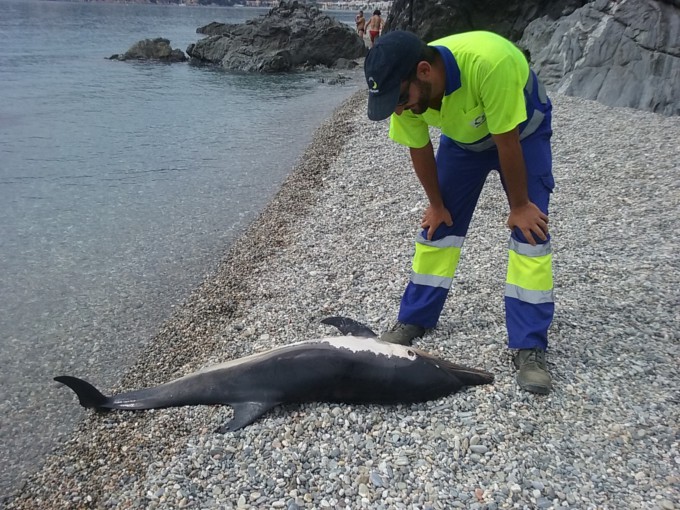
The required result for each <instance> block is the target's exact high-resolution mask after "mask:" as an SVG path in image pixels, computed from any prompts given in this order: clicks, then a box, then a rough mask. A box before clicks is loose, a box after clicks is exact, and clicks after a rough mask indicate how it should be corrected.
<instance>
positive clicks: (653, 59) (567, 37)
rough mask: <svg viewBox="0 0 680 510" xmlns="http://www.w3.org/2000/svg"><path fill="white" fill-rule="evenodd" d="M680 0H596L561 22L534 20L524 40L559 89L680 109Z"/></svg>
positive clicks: (665, 110) (613, 102)
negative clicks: (679, 4) (678, 2)
mask: <svg viewBox="0 0 680 510" xmlns="http://www.w3.org/2000/svg"><path fill="white" fill-rule="evenodd" d="M674 4H677V1H675V0H674V1H668V2H660V1H657V0H619V1H607V0H596V1H594V2H592V3H589V4H587V5H586V6H584V7H582V8H580V9H578V10H576V11H575V12H573V13H571V14H570V15H568V16H565V17H563V18H561V19H559V20H557V21H553V20H550V19H549V18H547V17H543V18H541V19H538V20H535V21H533V22H532V23H531V24H529V26H528V27H527V29H526V30H525V32H524V36H523V37H522V39H521V41H520V42H519V44H520V46H522V47H524V48H526V49H527V50H528V51H529V52H530V54H531V60H532V66H533V67H534V69H535V70H536V71H537V73H538V75H539V77H540V78H541V80H542V81H543V82H544V83H545V84H546V85H548V86H549V87H551V88H553V89H556V90H557V91H558V92H560V93H563V94H568V95H573V96H579V97H585V98H589V99H596V100H598V101H600V102H602V103H604V104H607V105H610V106H629V107H633V108H640V109H644V110H650V111H653V112H657V113H661V114H664V115H679V114H680V9H678V7H677V6H676V5H674Z"/></svg>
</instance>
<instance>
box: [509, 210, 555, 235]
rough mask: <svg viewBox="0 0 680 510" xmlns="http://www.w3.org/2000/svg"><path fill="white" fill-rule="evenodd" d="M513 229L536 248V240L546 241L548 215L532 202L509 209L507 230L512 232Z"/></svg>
mask: <svg viewBox="0 0 680 510" xmlns="http://www.w3.org/2000/svg"><path fill="white" fill-rule="evenodd" d="M515 227H517V228H518V229H519V230H520V231H521V232H522V234H524V238H525V239H526V240H527V242H528V243H529V244H530V245H532V246H536V242H537V241H536V239H540V240H541V241H546V240H547V239H548V237H547V235H548V215H547V214H544V213H543V211H541V210H540V209H539V208H538V207H536V204H534V203H532V202H529V203H527V204H526V205H522V206H518V207H514V208H512V209H510V215H509V216H508V228H509V229H510V230H512V229H513V228H515ZM534 236H536V237H534Z"/></svg>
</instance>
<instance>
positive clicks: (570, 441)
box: [0, 91, 680, 510]
mask: <svg viewBox="0 0 680 510" xmlns="http://www.w3.org/2000/svg"><path fill="white" fill-rule="evenodd" d="M551 97H552V100H553V105H554V111H553V129H554V135H553V153H554V168H553V173H554V175H555V180H556V188H555V193H554V195H553V200H552V202H551V211H550V229H551V235H552V236H553V251H554V273H555V294H556V315H555V320H554V323H553V326H552V328H551V331H550V349H549V353H548V362H549V369H550V371H551V373H552V376H553V385H554V391H553V392H552V393H551V394H550V395H548V396H539V395H533V394H529V393H525V392H522V391H521V390H519V388H518V387H517V385H516V383H515V373H514V369H513V367H512V363H511V354H512V353H511V352H510V351H509V350H508V349H507V348H506V346H505V342H506V333H505V324H504V309H503V289H504V283H505V267H506V257H507V248H506V247H507V239H508V234H509V232H508V231H507V229H506V227H505V220H506V215H507V203H506V200H505V197H504V195H503V192H502V188H501V186H500V181H499V179H498V176H497V175H495V174H492V175H491V176H490V178H489V180H488V181H487V184H486V186H485V189H484V192H483V194H482V197H481V199H480V202H479V205H478V208H477V210H476V212H475V216H474V218H473V221H472V225H471V228H470V231H469V233H468V236H467V239H466V243H465V246H464V248H463V254H462V258H461V263H460V265H459V268H458V272H457V274H456V279H455V282H454V286H453V288H452V289H451V293H450V295H449V299H448V300H447V304H446V306H445V309H444V312H443V314H442V317H441V320H440V323H439V325H438V327H437V328H436V329H434V330H432V331H430V332H428V333H427V335H426V336H425V337H423V338H422V339H420V340H418V341H417V344H416V345H417V346H418V347H419V348H421V349H423V350H425V351H428V352H431V353H433V354H435V355H436V356H438V357H441V358H445V359H449V360H452V361H455V362H457V363H460V364H464V365H469V366H473V367H476V368H481V369H485V370H488V371H490V372H493V373H494V374H495V378H496V379H495V382H494V384H492V385H486V386H477V387H474V388H468V389H465V390H463V391H461V392H459V393H456V394H454V395H451V396H448V397H446V398H442V399H439V400H435V401H432V402H427V403H423V404H417V405H402V406H350V405H335V404H327V403H314V404H304V405H287V406H283V407H279V408H276V409H274V410H273V411H271V412H269V413H268V414H267V415H265V416H264V417H263V418H261V419H260V420H258V421H256V422H255V423H254V424H252V425H250V426H248V427H246V428H244V429H242V430H239V431H237V432H234V433H227V434H217V433H215V429H217V428H218V427H220V426H222V425H224V424H225V423H226V422H227V421H228V420H229V419H230V417H231V414H232V411H231V408H230V407H228V406H196V407H185V408H177V409H164V410H153V411H144V412H111V413H105V414H98V413H89V412H88V414H87V416H86V418H85V419H83V420H82V421H81V422H79V423H78V424H76V425H75V427H74V431H73V433H72V435H71V437H70V438H69V439H68V440H67V441H65V442H64V443H63V444H61V445H60V446H58V447H57V449H56V450H55V451H54V452H53V453H52V454H51V455H50V456H49V457H48V458H47V459H46V461H45V463H44V465H43V466H42V468H41V469H40V470H38V471H37V472H35V473H27V474H26V476H25V482H24V483H23V485H22V486H21V488H20V489H19V492H18V493H17V494H15V495H14V497H13V498H11V499H8V500H7V501H5V502H3V504H2V505H0V506H4V507H6V508H8V509H10V508H11V509H43V508H44V509H80V508H83V509H88V508H98V509H100V508H101V509H114V508H115V509H117V508H121V509H122V508H135V509H136V508H151V509H175V508H191V509H232V508H233V509H255V508H267V509H269V508H282V509H288V510H295V509H303V508H304V509H307V508H308V509H325V508H348V509H376V510H377V509H413V510H415V509H423V510H425V509H450V508H465V509H477V510H482V509H488V510H493V509H505V508H529V509H535V508H540V509H567V508H579V509H663V510H673V509H680V446H679V445H680V427H679V426H678V424H679V423H680V405H679V404H680V366H679V362H678V360H680V342H679V339H680V338H679V337H680V262H679V259H678V256H677V250H678V248H679V247H680V241H679V240H678V235H677V231H678V230H677V225H678V224H679V223H680V144H679V143H678V141H679V140H680V118H678V117H670V118H669V117H663V116H660V115H655V114H652V113H648V112H642V111H637V110H632V109H625V108H610V107H607V106H603V105H601V104H599V103H596V102H593V101H588V100H584V99H579V98H573V97H567V96H561V95H555V94H552V96H551ZM387 131H388V123H387V122H379V123H374V122H370V121H369V120H368V119H367V118H366V98H365V92H364V91H359V92H357V93H356V94H355V95H354V96H352V97H351V98H350V99H349V100H347V101H346V102H345V103H344V104H343V105H342V106H341V107H340V108H339V109H338V110H336V112H335V113H334V115H333V116H332V118H330V119H329V120H328V121H327V122H326V123H324V125H323V126H321V127H320V128H319V129H318V131H317V132H316V134H315V138H314V141H313V142H312V144H311V145H310V146H309V147H308V148H307V150H306V152H305V153H304V155H303V156H302V158H301V159H300V161H299V163H298V165H297V166H296V168H295V169H293V171H292V173H291V174H290V176H289V177H288V179H287V180H286V182H285V183H284V184H283V186H282V188H281V190H280V191H279V193H278V194H277V195H276V196H275V198H274V199H273V201H272V202H271V203H270V204H269V205H268V207H267V208H266V209H265V210H264V211H263V213H262V214H261V215H260V216H259V217H258V218H257V219H256V220H255V221H254V222H253V223H252V224H251V225H250V226H249V227H248V228H247V229H246V230H245V231H244V232H243V235H242V236H241V237H240V239H239V240H238V241H237V242H236V243H235V244H234V245H233V246H231V247H230V248H229V250H228V251H227V252H226V253H225V256H224V259H223V261H222V262H221V264H220V266H219V268H218V269H217V270H216V271H215V272H214V273H212V274H209V275H206V277H205V279H204V281H203V283H202V285H200V286H199V287H198V288H197V289H196V290H195V291H194V292H193V293H192V295H191V296H190V298H189V299H187V301H186V302H185V303H184V304H183V305H182V306H181V307H179V308H178V310H177V311H176V312H175V314H174V315H173V316H172V318H171V319H170V320H168V321H167V322H166V323H165V324H164V325H163V327H162V328H161V329H160V330H159V331H158V332H157V334H156V335H155V336H154V337H153V338H152V339H150V340H149V343H148V346H147V347H146V348H145V350H144V352H143V355H142V356H141V357H140V358H139V360H138V361H137V362H136V363H135V364H134V365H133V366H132V367H131V368H130V369H129V371H128V372H127V373H126V375H125V377H124V378H123V379H122V380H121V381H120V384H119V385H118V386H117V387H114V388H101V389H102V390H103V391H104V392H105V393H107V394H110V393H115V392H119V391H122V390H129V389H136V388H140V387H144V386H151V385H158V384H161V383H163V382H167V381H168V380H170V379H174V378H176V377H180V376H182V375H185V374H188V373H190V372H192V371H195V370H198V369H200V368H202V367H205V366H209V365H212V364H216V363H221V362H224V361H227V360H230V359H235V358H239V357H242V356H246V355H249V354H252V353H256V352H261V351H264V350H267V349H270V348H273V347H276V346H280V345H285V344H289V343H293V342H297V341H301V340H306V339H311V338H316V337H322V336H332V335H339V334H340V333H339V332H337V331H334V330H333V328H331V327H329V326H326V325H323V324H321V323H320V321H321V319H323V318H324V317H328V316H331V315H343V316H347V317H351V318H353V319H355V320H358V321H360V322H362V323H364V324H366V325H368V326H369V327H370V328H372V329H373V330H374V331H376V332H378V333H380V332H382V331H384V330H386V329H387V328H389V327H390V325H391V324H392V323H393V322H394V321H395V319H396V315H397V311H398V306H399V300H400V297H401V293H402V291H403V290H404V287H405V285H406V283H407V281H408V277H409V273H410V259H411V256H412V254H413V239H414V236H415V234H416V231H417V228H418V226H419V224H420V215H421V213H422V211H423V209H424V208H425V207H426V205H427V201H426V197H425V195H424V192H423V191H422V189H421V187H420V184H419V183H418V181H417V178H416V176H415V174H414V172H413V170H412V169H411V166H410V160H409V157H408V151H407V150H406V149H405V148H403V147H400V146H398V145H396V144H395V143H393V142H391V141H390V140H389V139H388V136H387ZM433 140H436V135H435V133H434V132H433ZM111 363H115V360H111ZM53 375H55V376H56V375H61V374H56V373H55V374H53ZM70 375H74V376H77V377H83V378H85V379H88V374H79V373H74V374H70ZM91 382H92V383H93V384H95V385H97V381H95V380H92V381H91ZM45 385H46V391H49V392H54V393H55V394H56V392H64V391H70V390H68V389H67V388H66V387H63V386H61V385H59V384H57V383H55V382H51V381H46V383H45ZM73 405H74V406H77V405H78V403H77V400H76V398H75V395H74V398H73Z"/></svg>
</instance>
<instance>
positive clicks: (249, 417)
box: [216, 402, 279, 434]
mask: <svg viewBox="0 0 680 510" xmlns="http://www.w3.org/2000/svg"><path fill="white" fill-rule="evenodd" d="M229 405H230V406H231V407H232V409H233V410H234V417H233V418H232V419H231V421H230V422H229V423H227V424H226V425H223V426H221V427H220V428H218V429H217V430H216V432H218V433H220V434H224V433H225V432H234V431H235V430H238V429H241V428H243V427H245V426H246V425H250V424H251V423H253V422H254V421H255V420H257V419H258V418H259V417H260V416H262V415H263V414H264V413H266V412H267V411H269V410H270V409H272V408H274V407H276V406H277V405H279V403H278V402H239V403H237V404H229Z"/></svg>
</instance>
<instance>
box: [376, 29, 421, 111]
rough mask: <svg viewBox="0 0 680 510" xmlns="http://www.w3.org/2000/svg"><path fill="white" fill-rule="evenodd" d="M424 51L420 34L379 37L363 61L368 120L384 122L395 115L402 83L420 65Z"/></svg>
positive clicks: (395, 34) (393, 34)
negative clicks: (366, 85)
mask: <svg viewBox="0 0 680 510" xmlns="http://www.w3.org/2000/svg"><path fill="white" fill-rule="evenodd" d="M424 48H425V43H424V42H423V41H421V40H420V38H419V37H418V36H417V35H415V34H413V33H411V32H405V31H403V30H395V31H393V32H388V33H386V34H385V35H382V36H380V37H378V40H377V41H376V43H375V45H374V46H373V48H371V49H370V50H369V52H368V55H366V60H365V62H364V74H365V75H366V83H367V84H368V118H369V119H371V120H383V119H386V118H387V117H389V116H390V115H392V114H393V113H394V109H395V108H396V107H397V103H398V102H399V91H400V89H401V82H402V81H404V80H406V79H407V78H409V75H410V74H411V73H412V72H413V70H414V69H415V67H416V64H418V62H420V60H421V59H422V56H423V49H424Z"/></svg>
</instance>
